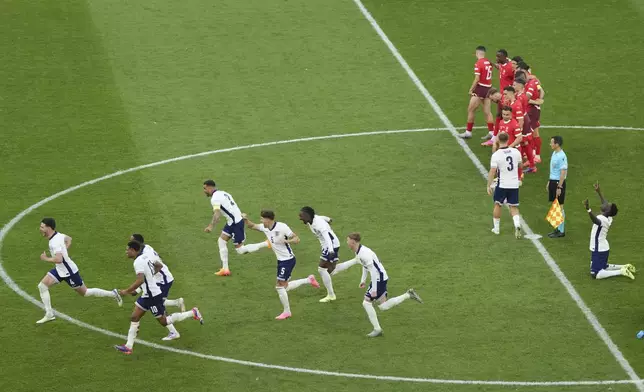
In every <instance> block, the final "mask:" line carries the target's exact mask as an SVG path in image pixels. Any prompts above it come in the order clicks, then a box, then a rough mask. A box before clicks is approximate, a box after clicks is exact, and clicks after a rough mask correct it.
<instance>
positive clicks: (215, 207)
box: [210, 196, 221, 211]
mask: <svg viewBox="0 0 644 392" xmlns="http://www.w3.org/2000/svg"><path fill="white" fill-rule="evenodd" d="M210 204H212V210H213V211H217V210H219V209H220V208H221V201H219V200H217V199H215V197H214V196H213V197H211V198H210Z"/></svg>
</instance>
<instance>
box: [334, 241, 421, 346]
mask: <svg viewBox="0 0 644 392" xmlns="http://www.w3.org/2000/svg"><path fill="white" fill-rule="evenodd" d="M361 240H362V236H361V235H360V233H351V234H349V235H348V236H347V245H348V246H349V249H351V250H352V251H354V252H355V254H356V257H355V260H357V261H358V262H359V263H360V264H362V278H360V288H363V287H365V286H366V283H367V275H369V276H370V277H371V282H370V283H369V288H367V292H366V293H365V296H364V300H363V301H362V307H363V308H364V310H365V312H367V317H369V321H370V322H371V325H373V331H371V333H369V334H368V335H367V336H368V337H370V338H375V337H377V336H381V335H382V328H381V327H380V322H378V315H377V314H376V309H374V307H373V303H374V302H376V301H377V302H379V303H380V305H378V308H379V309H380V310H389V309H391V308H393V307H394V306H397V305H400V304H401V303H403V302H404V301H406V300H408V299H413V300H414V301H417V302H420V303H421V304H422V303H423V300H422V299H421V298H420V296H419V295H418V294H417V293H416V291H415V290H414V289H409V290H407V292H406V293H405V294H402V295H399V296H397V297H393V298H390V299H387V282H388V281H389V276H388V275H387V271H385V267H384V266H383V265H382V262H381V261H380V259H378V256H376V254H375V253H374V251H372V250H371V249H369V248H367V247H366V246H364V245H362V244H361V243H360V241H361Z"/></svg>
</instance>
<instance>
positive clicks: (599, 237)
mask: <svg viewBox="0 0 644 392" xmlns="http://www.w3.org/2000/svg"><path fill="white" fill-rule="evenodd" d="M594 187H595V191H596V192H597V195H598V196H599V199H600V200H601V203H602V206H601V214H599V215H597V216H595V214H593V211H592V210H591V209H590V206H589V204H588V199H586V200H584V207H585V208H586V211H588V215H589V216H590V220H591V221H592V222H593V228H592V230H591V231H590V252H591V253H590V275H591V276H592V277H593V278H594V279H606V278H610V277H613V276H619V275H622V276H626V277H629V278H631V279H635V276H634V275H633V273H634V272H636V270H635V267H633V266H632V265H631V264H624V265H619V264H608V253H609V250H610V246H609V245H608V240H607V239H606V237H607V236H608V230H609V229H610V227H611V225H612V224H613V217H614V216H616V215H617V211H618V210H617V206H616V205H615V203H609V202H607V201H606V199H604V196H603V195H602V193H601V189H599V183H596V184H595V185H594Z"/></svg>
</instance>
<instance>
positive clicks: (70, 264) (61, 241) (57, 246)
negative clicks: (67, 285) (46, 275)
mask: <svg viewBox="0 0 644 392" xmlns="http://www.w3.org/2000/svg"><path fill="white" fill-rule="evenodd" d="M65 237H67V236H66V235H65V234H63V233H59V232H57V231H56V232H54V234H53V235H52V236H51V237H49V253H51V257H56V253H62V255H63V262H62V263H60V264H58V263H56V272H58V276H60V277H61V278H66V277H68V276H69V275H73V274H75V273H77V272H78V266H77V265H76V263H74V261H73V260H72V259H71V258H70V257H69V254H68V253H67V245H65Z"/></svg>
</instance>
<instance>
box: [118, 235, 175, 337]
mask: <svg viewBox="0 0 644 392" xmlns="http://www.w3.org/2000/svg"><path fill="white" fill-rule="evenodd" d="M130 241H136V242H138V243H139V244H141V245H142V246H143V251H142V252H143V254H147V255H148V256H150V257H151V258H152V257H154V258H156V259H158V260H159V263H160V264H161V265H162V267H161V269H160V270H159V272H157V273H156V274H154V281H155V282H156V284H157V286H159V288H161V294H162V295H163V305H165V306H166V307H168V306H178V307H179V310H180V311H181V312H185V311H186V304H185V301H184V300H183V298H177V299H168V297H169V296H170V289H171V288H172V284H173V283H174V276H173V275H172V272H170V268H168V265H167V264H166V263H164V262H163V259H161V256H159V254H158V253H157V252H156V251H155V250H154V248H152V247H151V246H150V245H149V244H146V243H145V242H144V239H143V235H141V234H132V236H131V237H130ZM137 292H140V288H139V289H137ZM168 330H169V333H168V336H166V337H165V338H163V340H174V339H179V338H180V337H181V335H179V333H178V332H177V330H176V329H175V328H174V326H173V325H172V324H169V325H168Z"/></svg>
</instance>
